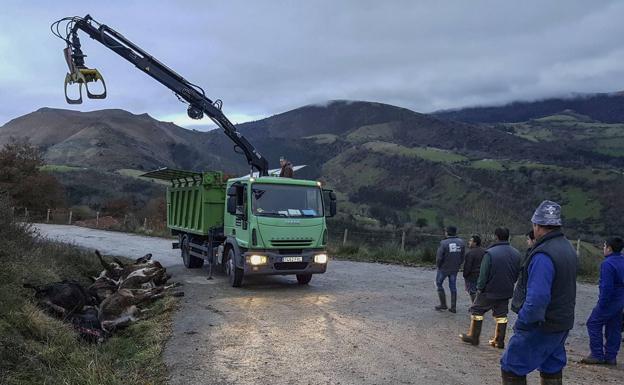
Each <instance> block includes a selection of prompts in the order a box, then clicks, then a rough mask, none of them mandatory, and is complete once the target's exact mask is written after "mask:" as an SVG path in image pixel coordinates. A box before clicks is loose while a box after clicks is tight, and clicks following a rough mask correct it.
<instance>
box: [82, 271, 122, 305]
mask: <svg viewBox="0 0 624 385" xmlns="http://www.w3.org/2000/svg"><path fill="white" fill-rule="evenodd" d="M102 273H103V274H100V276H99V277H97V278H93V277H89V278H91V279H92V280H93V283H92V284H91V285H90V286H89V287H88V288H87V292H88V293H89V295H91V296H92V297H93V298H95V300H96V301H97V303H98V304H99V303H101V302H102V301H104V300H105V299H106V298H107V297H110V296H111V295H113V294H114V293H115V292H116V291H117V288H118V287H119V281H115V280H113V279H111V278H108V277H107V276H106V275H105V274H104V273H105V271H103V272H102Z"/></svg>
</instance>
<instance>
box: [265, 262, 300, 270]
mask: <svg viewBox="0 0 624 385" xmlns="http://www.w3.org/2000/svg"><path fill="white" fill-rule="evenodd" d="M273 265H274V266H275V270H303V269H305V268H306V267H308V262H276V263H274V264H273Z"/></svg>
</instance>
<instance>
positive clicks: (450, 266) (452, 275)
mask: <svg viewBox="0 0 624 385" xmlns="http://www.w3.org/2000/svg"><path fill="white" fill-rule="evenodd" d="M445 235H446V238H445V239H443V240H442V241H441V242H440V247H438V252H437V254H436V266H437V267H438V272H437V274H436V286H437V288H438V298H439V299H440V305H438V306H436V307H435V309H436V310H446V309H448V311H450V312H451V313H456V312H457V273H458V272H459V267H460V266H461V264H462V263H463V262H464V253H465V250H466V244H465V242H464V240H463V239H461V238H458V237H457V228H456V227H453V226H449V227H447V228H446V230H445ZM447 278H448V281H449V290H450V291H451V307H450V308H448V307H447V306H446V294H445V293H444V287H443V286H442V284H443V283H444V280H445V279H447Z"/></svg>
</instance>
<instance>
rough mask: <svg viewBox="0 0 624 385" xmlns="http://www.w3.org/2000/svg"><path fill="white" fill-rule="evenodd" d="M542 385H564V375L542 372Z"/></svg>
mask: <svg viewBox="0 0 624 385" xmlns="http://www.w3.org/2000/svg"><path fill="white" fill-rule="evenodd" d="M540 384H541V385H562V384H563V373H562V372H558V373H553V374H548V373H542V372H540Z"/></svg>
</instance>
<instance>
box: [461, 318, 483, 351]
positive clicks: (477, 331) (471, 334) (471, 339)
mask: <svg viewBox="0 0 624 385" xmlns="http://www.w3.org/2000/svg"><path fill="white" fill-rule="evenodd" d="M482 326H483V316H482V315H473V316H472V317H471V318H470V331H468V333H467V334H460V335H459V337H460V338H461V339H462V341H464V342H466V343H469V344H472V345H475V346H476V345H479V337H480V336H481V327H482Z"/></svg>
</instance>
